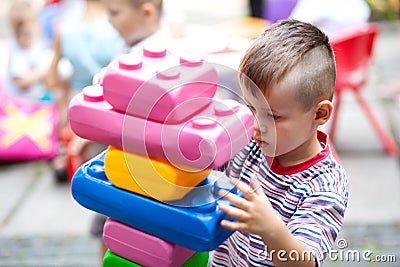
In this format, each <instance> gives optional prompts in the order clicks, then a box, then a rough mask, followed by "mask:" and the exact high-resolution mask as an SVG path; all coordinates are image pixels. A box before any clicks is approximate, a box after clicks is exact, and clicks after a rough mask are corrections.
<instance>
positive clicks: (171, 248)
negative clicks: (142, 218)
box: [103, 218, 195, 267]
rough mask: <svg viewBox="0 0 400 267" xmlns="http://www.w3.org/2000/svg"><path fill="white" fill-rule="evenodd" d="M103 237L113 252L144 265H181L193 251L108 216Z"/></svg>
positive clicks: (172, 266) (165, 266)
mask: <svg viewBox="0 0 400 267" xmlns="http://www.w3.org/2000/svg"><path fill="white" fill-rule="evenodd" d="M103 239H104V243H105V244H106V246H107V247H108V248H109V249H110V250H111V251H112V252H114V253H115V254H117V255H119V256H121V257H123V258H125V259H128V260H130V261H133V262H135V263H138V264H141V265H144V266H146V267H175V266H182V264H183V263H185V262H186V261H187V260H188V259H189V258H190V257H191V256H193V254H194V253H195V251H193V250H190V249H188V248H185V247H182V246H179V245H176V244H174V243H171V242H168V241H166V240H163V239H161V238H159V237H157V236H153V235H150V234H147V233H145V232H143V231H140V230H138V229H136V228H133V227H131V226H128V225H126V224H123V223H121V222H118V221H116V220H113V219H111V218H108V219H107V221H106V223H105V224H104V231H103Z"/></svg>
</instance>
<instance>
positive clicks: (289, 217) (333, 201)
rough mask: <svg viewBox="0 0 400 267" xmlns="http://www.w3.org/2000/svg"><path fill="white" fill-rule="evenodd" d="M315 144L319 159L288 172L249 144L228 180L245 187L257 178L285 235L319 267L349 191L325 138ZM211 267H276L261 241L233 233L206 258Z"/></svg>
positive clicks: (325, 136) (340, 221)
mask: <svg viewBox="0 0 400 267" xmlns="http://www.w3.org/2000/svg"><path fill="white" fill-rule="evenodd" d="M318 139H319V141H320V143H321V144H322V145H323V147H324V148H323V150H322V151H321V152H320V153H318V154H317V155H316V156H314V157H313V158H312V159H310V160H307V161H306V162H303V163H301V164H298V165H295V166H289V167H283V166H280V165H279V164H278V163H277V162H276V161H273V160H269V159H268V160H267V158H266V156H265V155H264V154H263V153H262V152H261V150H260V148H259V147H258V145H257V144H256V143H255V142H254V141H251V142H250V143H249V144H248V145H247V146H246V147H245V148H244V149H243V150H242V151H241V152H239V153H238V154H237V156H236V157H235V158H234V159H233V162H232V166H231V171H230V175H231V176H232V177H235V178H239V177H240V178H241V179H242V180H244V181H246V182H247V183H249V177H251V176H252V174H253V173H257V179H258V181H259V183H260V184H261V186H262V188H263V190H264V192H265V194H266V195H267V197H268V198H269V200H270V202H271V204H272V206H273V208H274V210H275V211H276V212H277V213H278V214H279V215H280V217H281V219H282V220H283V221H284V222H285V224H286V226H287V229H288V230H289V232H290V233H291V234H292V235H293V236H294V237H296V238H297V239H298V240H300V241H301V242H303V243H304V244H306V245H307V246H308V248H309V250H310V252H311V253H312V254H313V255H314V257H315V259H316V260H317V263H318V266H320V265H322V263H323V261H324V260H325V258H326V257H327V255H328V253H329V251H330V249H331V248H332V245H333V243H334V241H335V239H336V237H337V235H338V232H339V231H340V229H341V226H342V224H343V217H344V213H345V210H346V207H347V199H348V185H347V176H346V173H345V170H344V169H343V168H342V167H341V166H340V165H339V164H338V162H337V161H336V160H335V158H334V157H333V155H332V153H331V151H330V147H329V145H328V137H327V135H326V134H324V133H322V132H318ZM271 161H272V163H271ZM267 162H269V163H271V164H268V163H267ZM265 223H268V218H266V221H265ZM274 256H277V255H276V254H275V255H274ZM292 256H293V255H292ZM300 256H301V255H300ZM286 257H287V258H288V257H289V255H286ZM209 266H234V267H237V266H274V265H273V263H272V261H271V259H270V255H269V254H268V248H266V247H265V245H264V243H263V241H262V239H261V238H260V237H259V236H257V235H253V234H248V233H245V232H240V231H236V232H234V233H233V234H232V235H231V236H230V237H229V238H228V239H227V240H226V241H225V242H224V243H222V244H221V245H220V246H219V247H218V248H216V249H215V251H213V252H212V253H210V261H209Z"/></svg>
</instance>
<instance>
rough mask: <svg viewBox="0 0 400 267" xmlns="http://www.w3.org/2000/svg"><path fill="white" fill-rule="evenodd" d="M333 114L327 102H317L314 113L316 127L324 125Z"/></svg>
mask: <svg viewBox="0 0 400 267" xmlns="http://www.w3.org/2000/svg"><path fill="white" fill-rule="evenodd" d="M332 112H333V104H332V102H331V101H329V100H322V101H320V102H318V104H317V107H316V112H315V122H316V123H317V125H318V126H319V125H323V124H325V123H326V122H327V121H328V120H329V118H330V117H331V115H332Z"/></svg>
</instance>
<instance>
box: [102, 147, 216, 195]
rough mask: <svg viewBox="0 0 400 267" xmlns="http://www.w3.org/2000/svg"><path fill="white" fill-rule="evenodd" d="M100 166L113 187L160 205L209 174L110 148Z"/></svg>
mask: <svg viewBox="0 0 400 267" xmlns="http://www.w3.org/2000/svg"><path fill="white" fill-rule="evenodd" d="M104 166H105V172H106V176H107V178H108V179H109V180H110V182H111V183H112V184H113V185H115V186H116V187H119V188H122V189H125V190H128V191H131V192H134V193H137V194H141V195H144V196H148V197H151V198H155V199H157V200H160V201H163V200H178V199H181V198H183V197H184V196H185V195H186V194H187V193H189V192H190V190H192V189H193V187H195V186H196V185H198V184H199V183H200V182H202V181H203V180H204V179H205V178H206V177H207V176H208V175H209V174H210V172H211V170H210V169H206V170H195V169H192V170H188V168H187V167H185V168H179V167H177V166H174V165H171V164H169V163H168V162H167V161H165V160H161V159H160V160H159V159H150V158H148V157H143V156H140V155H136V154H132V153H127V152H124V151H122V150H120V149H118V148H115V147H112V146H110V147H109V149H108V151H107V153H106V156H105V159H104Z"/></svg>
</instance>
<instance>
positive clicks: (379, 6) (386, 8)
mask: <svg viewBox="0 0 400 267" xmlns="http://www.w3.org/2000/svg"><path fill="white" fill-rule="evenodd" d="M365 1H366V2H367V3H368V5H369V6H370V8H371V20H372V21H376V20H398V19H399V18H400V0H365Z"/></svg>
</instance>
